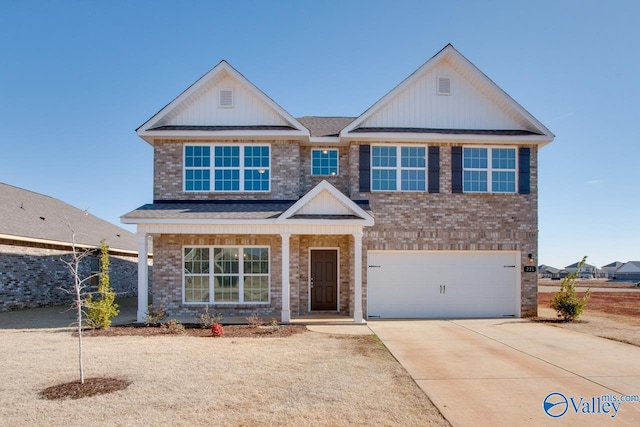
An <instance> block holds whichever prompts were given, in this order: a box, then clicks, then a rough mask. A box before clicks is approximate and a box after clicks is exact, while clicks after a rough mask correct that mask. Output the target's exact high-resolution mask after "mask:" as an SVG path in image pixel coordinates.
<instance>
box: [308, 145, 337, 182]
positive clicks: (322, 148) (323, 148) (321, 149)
mask: <svg viewBox="0 0 640 427" xmlns="http://www.w3.org/2000/svg"><path fill="white" fill-rule="evenodd" d="M318 151H319V152H321V153H322V154H329V152H331V151H335V152H336V154H337V156H336V173H335V174H329V175H324V174H314V173H313V153H314V152H318ZM325 151H326V153H325ZM309 160H310V162H309V164H310V169H311V170H310V175H311V176H340V150H339V149H337V148H329V147H326V148H325V147H319V148H312V149H311V158H310V159H309ZM329 168H331V166H329Z"/></svg>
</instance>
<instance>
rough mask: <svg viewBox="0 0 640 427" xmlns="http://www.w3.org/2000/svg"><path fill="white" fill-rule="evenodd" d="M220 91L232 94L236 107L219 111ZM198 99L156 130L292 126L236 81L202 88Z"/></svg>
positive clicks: (193, 98)
mask: <svg viewBox="0 0 640 427" xmlns="http://www.w3.org/2000/svg"><path fill="white" fill-rule="evenodd" d="M220 89H232V90H233V107H219V106H218V96H219V90H220ZM194 95H196V96H192V97H189V99H188V100H187V101H191V102H189V103H188V104H187V103H186V102H185V103H183V104H181V105H179V106H178V107H176V109H175V110H174V111H172V112H171V113H170V114H169V115H168V116H167V117H166V118H165V119H164V120H162V122H160V123H158V124H157V126H167V125H172V126H206V125H211V124H215V125H216V126H240V125H246V126H249V125H269V126H289V125H290V123H288V122H287V121H285V120H284V119H283V118H282V117H281V116H280V115H279V114H277V113H276V112H275V111H274V110H273V108H272V107H270V106H268V105H267V104H266V103H265V102H264V101H263V100H261V99H260V98H258V97H257V96H256V95H255V94H253V93H251V92H250V91H249V90H248V89H247V88H246V87H245V86H244V85H242V84H240V83H239V82H238V81H237V80H236V79H234V78H232V77H230V76H226V77H224V78H222V79H216V80H215V81H213V82H210V83H209V84H208V85H205V86H204V87H202V88H201V89H200V90H199V91H198V92H197V93H196V94H194Z"/></svg>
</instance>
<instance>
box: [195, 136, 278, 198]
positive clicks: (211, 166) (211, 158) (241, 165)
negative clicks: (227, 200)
mask: <svg viewBox="0 0 640 427" xmlns="http://www.w3.org/2000/svg"><path fill="white" fill-rule="evenodd" d="M187 147H209V148H210V149H211V151H210V153H209V167H204V166H202V167H196V166H189V167H187V165H186V163H187ZM216 147H238V162H239V165H238V167H237V168H236V167H223V168H216V166H215V148H216ZM244 147H267V148H268V149H269V166H268V167H266V168H259V169H260V170H262V169H264V170H265V171H266V172H268V173H269V186H268V189H267V190H245V178H244V173H245V172H246V171H247V170H256V168H255V167H246V166H245V165H244V159H245V154H244ZM271 151H272V150H271V144H238V143H223V142H215V143H207V144H204V143H192V142H184V143H183V144H182V191H183V192H184V193H188V194H191V193H218V194H219V193H235V194H237V193H242V194H246V193H263V194H264V193H270V192H271V178H272V174H271V163H272V162H271ZM187 170H208V171H209V190H187ZM216 170H238V185H239V189H238V190H216V189H215V183H216V180H215V171H216Z"/></svg>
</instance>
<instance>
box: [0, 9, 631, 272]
mask: <svg viewBox="0 0 640 427" xmlns="http://www.w3.org/2000/svg"><path fill="white" fill-rule="evenodd" d="M639 22H640V2H638V1H637V0H628V1H622V0H609V1H606V2H605V1H591V0H579V1H577V0H576V1H574V0H566V1H565V0H552V1H547V0H542V1H539V0H536V1H533V0H529V1H519V0H508V1H492V0H486V1H471V0H469V1H455V0H447V1H427V0H424V1H423V0H415V1H403V0H391V1H375V0H374V1H372V0H368V1H360V0H358V1H356V0H351V1H350V0H335V1H334V0H318V1H304V0H299V1H266V0H264V1H222V0H220V1H213V0H211V1H163V0H154V1H142V0H136V1H131V0H109V1H106V0H105V1H79V0H76V1H71V0H69V1H57V0H47V1H45V0H39V1H33V0H19V1H18V0H0V45H1V47H2V49H1V51H0V182H5V183H7V184H11V185H15V186H18V187H22V188H26V189H29V190H32V191H36V192H39V193H43V194H46V195H49V196H52V197H56V198H59V199H61V200H63V201H65V202H67V203H70V204H72V205H74V206H76V207H78V208H81V209H88V210H89V211H90V212H91V213H93V214H94V215H97V216H99V217H102V218H104V219H106V220H108V221H110V222H113V223H116V224H119V217H120V216H121V215H122V214H124V213H127V212H129V211H131V210H133V209H135V208H136V207H138V206H140V205H142V204H145V203H149V202H151V201H152V198H153V193H152V169H153V165H152V149H151V147H150V146H149V145H147V144H146V143H145V142H144V141H143V140H141V139H139V138H138V137H137V136H136V134H135V129H136V128H137V127H138V126H140V125H141V124H142V123H144V122H145V121H146V120H147V119H149V118H150V117H151V116H153V115H154V114H155V113H156V112H158V111H159V110H160V109H161V108H162V107H164V106H165V105H166V104H167V103H169V102H170V101H171V100H173V99H174V98H175V97H176V96H178V95H179V94H180V93H181V92H182V91H183V90H185V89H186V88H187V87H188V86H189V85H191V84H192V83H193V82H195V81H196V80H197V79H198V78H200V77H201V76H202V75H203V74H205V73H206V72H207V71H209V70H210V69H211V68H213V67H214V66H215V65H216V64H218V63H219V62H220V61H221V60H222V59H226V60H227V61H228V62H229V63H230V64H231V65H233V66H234V67H235V68H236V69H237V70H239V71H240V72H241V73H242V74H243V75H244V76H245V77H247V78H248V79H249V80H250V81H251V82H253V83H254V84H255V85H256V86H258V87H259V88H260V89H261V90H263V91H264V92H265V93H266V94H267V95H269V96H270V97H271V98H272V99H273V100H274V101H276V102H277V103H278V104H279V105H280V106H282V107H283V108H284V109H285V110H287V111H288V112H289V113H291V114H292V115H293V116H294V117H300V116H304V115H319V116H321V115H336V116H340V115H343V116H358V115H360V114H361V113H362V112H364V111H365V110H366V109H367V108H368V107H369V106H371V105H372V104H373V103H374V102H376V101H377V100H378V99H380V98H381V97H382V96H384V95H385V94H386V93H387V92H388V91H390V90H391V89H392V88H393V87H395V86H396V85H397V84H398V83H400V81H402V80H403V79H404V78H406V77H407V76H408V75H410V74H411V73H412V72H413V71H415V70H416V69H417V68H418V67H419V66H420V65H422V64H423V63H424V62H426V61H427V60H428V59H429V58H430V57H432V56H433V55H434V54H436V53H437V52H438V51H439V50H440V49H442V48H443V47H444V46H445V45H446V44H447V43H452V44H453V45H454V46H455V47H456V49H458V50H459V51H460V52H461V53H462V54H463V55H464V56H466V57H467V59H469V60H470V61H471V62H473V63H474V64H475V65H476V66H477V67H478V68H480V70H482V71H483V72H484V73H485V74H487V75H488V76H489V78H491V79H492V80H493V81H494V82H496V83H497V84H498V85H499V86H500V87H502V89H504V90H505V91H506V92H507V93H508V94H510V95H511V96H512V97H513V98H514V99H515V100H516V101H517V102H519V103H520V104H521V105H522V106H523V107H524V108H526V109H527V110H528V111H529V112H530V113H531V114H533V115H534V116H535V117H536V118H537V119H538V120H540V121H541V122H542V123H543V124H545V125H546V126H547V127H548V128H549V129H551V131H552V132H553V133H555V135H556V139H555V141H554V142H553V143H552V144H550V145H548V146H546V147H544V148H543V149H542V150H541V151H540V154H539V165H540V168H539V179H540V181H539V228H540V240H539V242H540V246H539V254H538V263H539V264H547V265H551V266H554V267H564V266H566V265H568V264H571V263H573V262H576V261H578V260H579V259H580V258H581V257H582V256H583V255H588V256H589V259H588V262H589V263H590V264H595V265H597V266H602V265H604V264H607V263H609V262H613V261H623V262H624V261H630V260H640V227H639V225H640V221H638V218H639V216H640V191H639V189H640V186H639V185H638V184H639V183H640V167H639V166H640V141H639V136H638V135H639V134H638V132H637V128H638V123H639V122H640V24H639ZM129 229H131V230H132V231H133V230H134V229H133V228H130V227H129Z"/></svg>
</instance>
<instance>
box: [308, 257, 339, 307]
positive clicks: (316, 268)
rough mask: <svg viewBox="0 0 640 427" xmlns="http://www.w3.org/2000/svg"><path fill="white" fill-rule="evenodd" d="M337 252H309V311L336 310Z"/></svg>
mask: <svg viewBox="0 0 640 427" xmlns="http://www.w3.org/2000/svg"><path fill="white" fill-rule="evenodd" d="M337 301H338V251H337V250H335V249H328V250H325V249H323V250H312V251H311V310H337V309H338V304H337Z"/></svg>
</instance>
